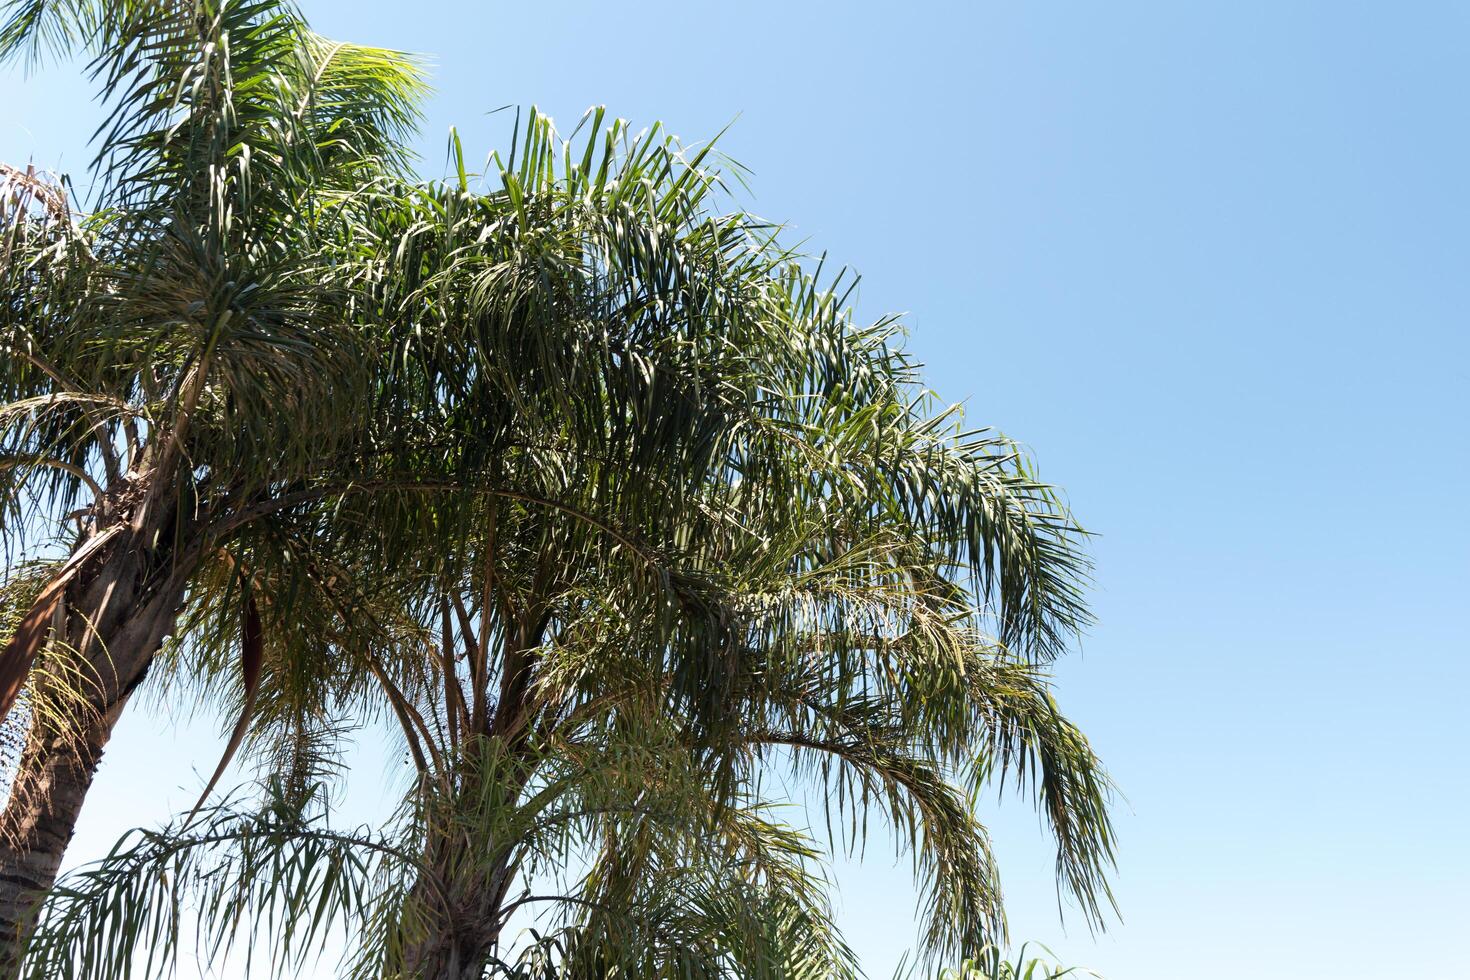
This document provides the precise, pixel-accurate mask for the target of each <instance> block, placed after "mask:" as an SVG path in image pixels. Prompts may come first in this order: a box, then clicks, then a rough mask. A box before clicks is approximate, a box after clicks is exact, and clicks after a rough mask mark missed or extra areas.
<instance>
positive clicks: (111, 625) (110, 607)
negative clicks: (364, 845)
mask: <svg viewBox="0 0 1470 980" xmlns="http://www.w3.org/2000/svg"><path fill="white" fill-rule="evenodd" d="M158 540H159V536H158V535H155V534H153V533H152V531H151V529H149V530H139V531H135V532H134V533H131V534H124V535H121V536H120V537H119V538H118V539H117V544H116V547H114V548H113V549H112V550H111V551H110V553H109V554H108V555H107V556H106V557H105V558H103V559H102V560H101V561H99V562H98V567H97V568H96V569H95V571H92V572H91V573H89V574H84V575H83V576H80V577H79V578H78V579H77V580H76V581H74V582H73V583H71V587H69V588H68V589H67V600H68V602H67V604H66V607H65V609H64V611H63V612H62V613H61V614H60V616H59V622H58V623H57V630H58V634H59V639H61V640H62V641H63V643H62V648H63V649H66V650H69V651H75V652H76V653H77V654H80V657H79V661H80V662H79V664H78V667H79V669H80V670H81V671H82V672H83V674H84V675H86V677H87V679H88V681H90V683H87V684H86V688H85V694H84V695H83V696H82V697H80V698H71V699H67V700H65V701H62V702H59V703H61V704H64V705H65V707H66V710H65V714H66V715H68V716H69V717H67V718H65V719H64V720H62V721H61V722H60V723H51V724H47V723H45V722H44V720H43V719H40V718H37V719H35V720H34V721H33V723H32V725H31V728H30V731H29V732H28V733H27V735H26V742H25V748H24V750H23V751H22V753H21V759H20V764H19V767H18V768H17V771H16V775H15V780H14V782H13V784H12V786H11V792H10V799H9V800H8V801H7V802H6V804H5V808H4V810H3V811H0V980H9V978H12V977H14V976H16V975H17V974H18V973H19V970H20V965H21V959H22V955H23V953H24V949H25V943H26V940H27V938H28V936H29V933H30V927H31V924H32V921H33V917H34V915H35V913H36V911H37V907H38V903H39V900H40V899H41V897H42V896H43V895H44V894H45V892H46V891H47V889H49V888H50V887H51V885H52V884H53V883H54V882H55V880H56V873H57V870H58V869H59V868H60V866H61V860H62V857H63V856H64V855H65V853H66V848H67V845H68V844H69V843H70V842H71V838H72V834H73V833H74V831H75V829H76V823H77V818H78V817H79V816H80V814H81V809H82V802H83V801H84V800H85V799H86V795H87V790H88V789H89V788H90V787H91V785H92V778H93V776H95V774H96V772H97V765H98V763H99V762H100V761H101V758H102V752H103V750H104V749H105V748H106V747H107V742H108V739H109V738H110V737H111V736H112V731H113V728H114V726H115V725H116V724H117V721H118V718H119V717H121V715H122V711H123V708H124V706H125V705H126V704H127V701H128V698H129V697H130V696H131V694H132V693H133V690H134V689H135V688H136V687H137V685H138V684H139V683H140V682H141V681H142V680H143V677H144V675H146V673H147V671H148V666H149V664H151V663H152V661H153V657H154V655H155V654H156V653H157V652H158V649H159V647H160V646H161V645H162V642H163V638H164V637H165V636H166V635H167V634H168V633H169V631H170V630H171V629H172V628H173V624H174V619H175V617H176V616H177V613H178V607H179V605H180V603H181V601H182V598H183V593H184V586H185V584H186V582H187V578H188V569H186V568H182V567H180V565H179V563H178V562H175V561H173V560H172V558H171V557H170V558H166V559H164V561H166V564H161V563H160V558H161V557H162V556H161V555H160V553H159V551H158V550H157V549H156V548H155V547H150V545H152V544H153V543H155V542H157V541H158ZM170 550H171V549H170ZM43 676H44V675H43ZM39 683H41V684H45V683H46V681H45V680H44V679H43V680H41V681H39ZM35 693H36V695H37V696H41V697H44V696H46V695H47V694H48V692H47V691H45V690H44V689H43V690H40V691H37V692H35Z"/></svg>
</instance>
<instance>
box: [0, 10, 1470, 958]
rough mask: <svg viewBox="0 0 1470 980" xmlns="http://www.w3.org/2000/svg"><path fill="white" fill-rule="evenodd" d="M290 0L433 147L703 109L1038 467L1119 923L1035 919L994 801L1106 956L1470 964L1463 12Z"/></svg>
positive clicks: (63, 139) (136, 799)
mask: <svg viewBox="0 0 1470 980" xmlns="http://www.w3.org/2000/svg"><path fill="white" fill-rule="evenodd" d="M305 7H306V10H307V11H308V13H309V14H310V15H312V16H313V18H314V21H315V23H316V25H317V27H318V29H320V30H322V31H324V32H325V33H328V34H331V35H335V36H339V37H343V38H346V39H350V40H356V41H364V42H372V43H379V44H384V45H390V46H395V47H401V48H407V49H411V50H416V51H421V52H427V53H430V54H432V55H433V56H434V66H435V70H434V78H435V84H436V86H437V89H438V95H437V96H436V98H435V100H434V102H433V104H432V107H431V112H430V119H429V122H428V125H427V126H426V129H425V149H426V154H427V158H426V165H428V166H430V167H431V168H432V169H434V170H435V172H437V171H438V169H439V167H440V163H441V160H442V146H443V138H444V134H445V132H446V130H447V128H448V126H449V125H450V124H457V125H458V126H459V127H460V129H461V131H462V133H463V134H464V138H465V141H466V143H467V145H468V146H469V147H472V148H474V149H475V150H476V151H477V152H480V151H484V150H489V149H491V148H493V147H495V146H497V145H503V140H502V136H503V134H504V132H505V125H506V122H505V116H503V115H502V116H495V117H488V118H487V117H486V116H485V115H484V114H485V113H486V112H487V111H488V110H491V109H494V108H497V107H500V106H502V105H506V104H519V105H529V104H532V103H535V104H539V105H540V106H541V107H542V108H543V109H545V110H547V111H549V112H550V113H551V114H553V115H554V116H556V117H557V119H558V120H559V121H562V122H563V123H565V124H566V125H567V126H568V127H570V125H571V124H572V123H574V122H575V120H576V119H577V117H578V116H579V115H580V113H581V111H582V110H583V109H584V108H586V107H587V106H588V105H591V104H594V103H605V104H607V105H608V106H609V108H610V110H611V111H613V112H615V113H617V114H620V115H624V116H627V117H630V118H631V119H633V120H635V121H637V122H650V121H653V120H655V119H661V120H663V121H665V122H666V123H667V124H668V125H669V127H670V128H671V129H673V130H674V131H675V132H677V133H679V134H681V135H683V136H685V137H687V138H690V139H698V138H702V137H706V136H709V135H711V134H713V133H714V132H715V131H717V130H718V129H719V128H721V127H722V126H724V125H725V124H726V123H727V122H730V121H731V120H732V119H734V118H735V117H737V116H738V117H739V118H738V121H737V122H736V125H735V127H734V129H733V130H732V131H731V133H730V134H729V136H728V137H727V139H726V140H725V142H724V147H725V149H726V151H727V152H728V153H730V154H731V155H732V156H734V157H735V158H737V159H738V160H740V161H741V162H743V163H744V164H746V165H748V166H749V167H750V168H751V169H752V170H754V172H755V176H754V183H753V186H754V198H753V201H752V202H751V203H752V205H753V207H754V208H755V209H756V210H757V211H759V212H760V213H762V214H764V215H766V216H768V217H771V218H777V219H781V220H785V221H789V222H790V223H791V225H792V226H793V228H794V231H795V232H796V233H797V234H798V235H800V236H803V237H806V238H808V239H809V240H810V242H811V247H812V248H813V249H817V250H823V249H824V250H827V251H829V252H831V253H832V254H833V256H835V257H836V258H838V259H839V260H840V261H843V262H847V263H849V264H851V265H853V266H855V267H856V268H857V269H859V270H860V271H862V272H863V273H864V276H865V278H864V285H863V288H862V291H861V296H860V301H859V307H860V311H861V312H862V313H863V314H864V315H865V316H875V315H877V314H879V313H881V312H884V311H889V310H905V311H908V312H909V317H908V322H909V324H910V325H911V328H912V341H911V346H912V349H913V350H914V351H916V352H917V353H918V355H919V356H920V357H921V358H922V359H923V360H925V361H927V363H928V364H929V369H928V376H929V379H930V381H931V382H932V383H933V385H934V386H935V387H936V388H937V389H939V391H941V392H942V393H944V395H945V396H946V397H949V398H952V399H955V400H964V401H965V402H966V404H967V405H968V410H969V415H970V418H971V420H972V421H974V422H976V423H987V424H993V425H996V426H999V427H1000V428H1002V429H1003V430H1004V431H1006V432H1007V433H1009V434H1011V435H1013V436H1015V437H1017V438H1019V439H1021V440H1023V441H1024V442H1026V443H1027V444H1029V445H1030V446H1031V447H1032V448H1033V450H1034V451H1035V453H1036V454H1037V457H1038V458H1039V461H1040V463H1041V466H1042V472H1043V474H1044V475H1046V476H1047V477H1049V478H1050V479H1052V480H1054V481H1057V482H1059V483H1061V484H1062V485H1063V486H1065V487H1066V488H1067V490H1068V492H1069V494H1070V497H1071V500H1072V503H1073V505H1074V507H1075V509H1076V511H1077V513H1078V514H1079V516H1080V517H1081V518H1082V520H1083V521H1084V523H1086V524H1087V525H1088V526H1089V527H1090V528H1092V529H1093V530H1095V531H1097V532H1099V534H1100V535H1101V536H1100V537H1099V538H1098V540H1097V543H1096V557H1097V562H1098V583H1099V584H1098V589H1097V593H1096V596H1095V600H1096V609H1097V612H1098V615H1099V624H1098V626H1097V628H1096V629H1095V630H1094V631H1093V633H1092V635H1091V636H1090V637H1089V639H1088V641H1087V643H1086V645H1085V651H1084V653H1083V654H1082V655H1081V656H1078V657H1074V658H1073V659H1072V660H1071V661H1070V662H1068V663H1066V664H1064V665H1063V666H1062V667H1061V669H1060V671H1059V674H1060V683H1061V697H1062V700H1063V704H1064V706H1065V707H1066V708H1067V709H1068V710H1069V711H1070V712H1071V713H1072V714H1073V715H1074V716H1075V717H1076V718H1077V719H1078V720H1079V721H1080V722H1081V723H1082V724H1083V726H1084V727H1085V728H1086V730H1087V731H1088V732H1089V733H1090V734H1091V735H1092V737H1093V739H1094V742H1095V744H1096V745H1097V747H1098V749H1099V750H1100V751H1101V753H1102V754H1103V756H1104V758H1105V759H1106V760H1107V761H1108V763H1109V764H1110V766H1111V769H1112V772H1113V774H1114V776H1115V777H1116V779H1117V781H1118V783H1119V784H1120V785H1121V787H1122V788H1123V790H1124V791H1125V793H1126V794H1127V801H1126V802H1125V803H1120V806H1119V811H1118V821H1119V824H1120V830H1121V834H1122V852H1121V870H1120V874H1119V877H1118V894H1119V898H1120V900H1121V904H1122V909H1123V914H1124V922H1123V923H1121V924H1119V925H1116V926H1115V927H1113V928H1112V929H1111V930H1110V931H1109V932H1108V933H1107V934H1106V935H1105V936H1102V937H1100V938H1097V939H1094V938H1093V937H1091V936H1090V935H1089V934H1088V933H1087V931H1086V929H1085V928H1084V927H1082V926H1081V924H1080V920H1077V919H1076V918H1075V917H1071V918H1070V919H1069V920H1068V924H1067V928H1066V929H1064V927H1063V925H1062V924H1061V923H1060V922H1059V921H1058V917H1057V910H1056V905H1055V896H1054V893H1053V891H1052V887H1051V881H1050V874H1051V864H1050V862H1051V856H1050V853H1049V851H1048V849H1047V847H1046V844H1045V840H1044V838H1043V837H1042V836H1041V835H1040V833H1039V832H1038V828H1037V823H1036V818H1035V816H1034V815H1033V814H1032V813H1031V812H1030V811H1029V810H1028V809H1027V808H1026V807H1025V806H1024V805H1023V804H1021V803H1020V802H1019V801H1013V802H1012V803H1011V804H1010V805H1007V806H1003V807H1002V808H1000V809H999V810H998V811H996V812H995V813H994V814H993V817H994V821H993V826H994V829H995V833H996V835H997V838H998V848H999V850H1000V853H1001V856H1002V860H1003V868H1004V870H1005V872H1006V881H1007V885H1008V891H1009V894H1010V897H1011V900H1012V905H1011V912H1012V924H1013V926H1014V929H1015V932H1016V933H1017V935H1018V936H1019V937H1033V938H1037V939H1041V940H1044V941H1046V942H1048V943H1049V944H1051V945H1052V946H1053V947H1054V948H1055V949H1057V950H1058V952H1060V953H1062V954H1063V955H1064V956H1065V957H1066V958H1068V959H1069V960H1071V961H1075V962H1081V963H1085V964H1088V965H1092V966H1094V967H1096V968H1098V969H1099V970H1101V971H1102V972H1103V973H1105V974H1106V975H1107V976H1108V977H1110V978H1111V980H1177V978H1179V977H1190V978H1195V980H1217V978H1218V980H1224V978H1227V977H1228V978H1232V980H1234V978H1238V977H1242V976H1250V977H1259V978H1265V980H1276V978H1280V980H1288V978H1290V980H1307V978H1314V980H1315V978H1319V977H1334V978H1338V977H1340V978H1363V980H1369V978H1372V980H1381V978H1383V977H1387V976H1395V977H1397V976H1409V975H1424V976H1433V977H1449V976H1461V975H1466V973H1467V972H1470V966H1467V965H1466V959H1467V953H1466V945H1465V942H1464V938H1463V936H1464V933H1463V930H1464V927H1465V922H1466V921H1467V913H1470V843H1467V839H1466V836H1465V834H1464V829H1465V827H1466V822H1467V816H1466V814H1467V805H1470V789H1467V781H1470V761H1467V760H1470V735H1467V728H1466V725H1465V722H1464V717H1465V711H1464V708H1463V705H1464V702H1465V694H1466V690H1467V682H1470V658H1467V654H1470V642H1467V639H1466V627H1465V621H1466V617H1465V615H1464V609H1465V605H1464V603H1465V594H1466V591H1467V588H1466V587H1467V584H1470V519H1467V516H1466V511H1465V507H1466V504H1467V502H1470V492H1467V491H1470V439H1467V435H1466V424H1467V422H1470V411H1467V409H1470V340H1467V331H1466V317H1467V310H1470V275H1467V273H1470V129H1467V127H1466V111H1467V109H1466V97H1467V94H1470V6H1467V5H1464V4H1462V3H1448V2H1447V3H1429V2H1407V0H1405V2H1395V3H1390V2H1380V3H1358V2H1351V0H1333V2H1327V0H1321V2H1305V0H1303V2H1292V0H1269V2H1250V0H1220V2H1190V3H1180V2H1178V0H1160V2H1155V3H1144V2H1138V0H1113V2H1110V3H1090V2H1081V0H1078V2H1072V3H1061V2H1050V3H1042V2H1031V3H1021V2H1006V3H997V2H988V0H987V2H983V3H966V4H953V5H947V4H940V3H933V2H929V0H909V2H905V3H883V4H863V3H847V4H838V3H830V4H829V3H822V4H817V3H807V2H800V0H785V2H765V0H760V2H745V3H740V4H736V3H726V4H721V5H715V4H710V3H696V2H684V3H665V2H653V0H625V2H623V3H620V4H615V5H613V4H605V3H592V2H583V0H576V2H564V3H559V4H524V3H521V4H509V3H500V2H481V3H470V2H463V0H461V2H454V0H417V2H415V3H412V4H403V3H387V2H383V0H357V2H347V0H306V2H305ZM0 82H3V84H4V86H5V88H4V92H5V95H4V97H3V98H0V159H6V160H8V161H11V162H24V161H25V160H27V159H33V160H34V161H35V162H37V163H38V164H42V165H46V166H51V167H56V166H58V165H60V166H61V167H63V168H67V169H71V170H73V171H75V172H77V173H78V174H79V175H80V173H81V171H82V170H83V169H84V163H85V160H86V159H87V156H86V154H85V152H84V149H83V143H84V140H85V138H86V136H87V135H88V134H89V133H90V131H91V126H90V125H89V123H90V122H91V121H92V120H94V119H95V118H96V117H97V113H96V111H95V109H94V108H93V107H91V106H90V105H89V104H88V102H87V89H86V87H85V86H84V85H82V84H81V83H80V82H75V81H72V80H71V75H70V74H68V73H66V72H60V73H55V72H53V73H48V74H46V75H45V76H42V77H39V78H34V79H32V80H31V81H29V82H24V81H22V80H21V76H20V75H18V74H15V75H12V76H9V77H4V78H0ZM214 727H215V726H214V723H213V722H212V721H206V722H204V723H202V724H195V725H193V726H189V725H185V726H183V727H179V728H173V727H169V726H168V725H166V724H165V723H164V722H162V721H160V720H150V719H147V718H145V717H143V716H142V715H141V713H138V714H136V715H135V716H134V717H132V718H131V719H130V720H129V721H128V722H127V723H126V726H125V731H124V732H123V735H122V736H121V737H120V738H119V740H118V743H117V744H116V746H115V749H114V750H113V751H112V753H111V754H110V756H109V759H108V761H107V762H106V763H105V771H104V774H103V776H102V778H101V781H100V783H99V790H98V793H97V794H96V796H95V797H94V798H93V799H92V800H90V801H89V803H88V811H87V813H86V815H85V821H84V827H83V834H82V838H81V842H80V844H79V848H83V849H85V848H92V849H93V850H94V853H95V852H96V849H99V848H101V847H103V846H104V845H105V843H107V842H110V840H111V838H112V837H113V836H115V834H116V833H117V832H118V831H119V830H120V829H122V828H123V827H125V826H127V825H128V824H130V823H133V822H137V821H140V820H141V821H145V822H146V821H151V820H153V819H155V818H156V817H157V816H159V815H161V814H162V813H163V812H164V811H165V810H166V809H167V807H168V806H169V805H173V806H178V805H180V804H184V803H186V802H187V800H186V797H187V795H188V794H187V793H185V792H184V791H182V790H177V789H173V788H174V787H177V786H179V785H181V784H187V785H188V786H189V787H192V788H195V789H197V786H198V785H199V782H200V780H199V779H198V778H197V777H196V776H195V775H193V774H192V773H190V772H189V771H188V766H189V765H190V764H192V765H193V766H194V767H195V768H197V769H199V770H203V771H205V772H207V771H208V770H209V769H210V768H211V767H212V765H213V762H214V756H212V755H211V753H212V752H214V751H215V748H214V745H215V740H214ZM366 755H367V756H368V761H367V765H366V768H365V770H364V775H363V777H362V778H361V779H359V780H358V783H357V786H358V789H357V790H355V792H358V793H361V794H366V796H367V797H371V796H373V795H374V794H375V793H376V792H377V791H378V790H379V789H380V788H381V783H380V782H379V781H380V778H381V777H380V774H381V773H383V772H384V771H385V770H386V769H387V768H388V767H389V763H388V762H387V761H386V760H384V761H378V762H375V761H373V760H372V756H373V753H371V752H368V753H366ZM165 791H171V792H168V793H167V795H166V796H165V795H162V794H164V793H165ZM871 857H872V860H870V862H869V863H868V864H867V865H865V866H864V867H863V868H861V869H851V868H845V869H844V870H843V872H842V877H841V884H842V892H841V906H842V914H843V917H844V921H845V922H846V924H847V926H848V929H849V935H850V938H851V939H852V940H853V942H854V944H855V945H856V946H857V948H858V949H860V950H861V951H862V952H863V954H864V956H865V957H866V959H867V962H868V963H869V964H870V966H871V972H872V975H873V976H875V977H878V978H886V976H887V975H888V969H889V967H890V965H891V963H892V962H893V960H894V959H896V957H897V954H898V952H899V951H900V950H901V949H902V948H903V947H904V946H905V945H907V944H908V942H909V941H910V940H911V938H912V936H913V928H912V925H911V922H910V912H911V900H910V891H909V888H908V885H907V874H906V870H905V869H903V868H899V869H897V870H894V869H892V868H890V867H889V864H890V862H889V861H888V860H886V859H884V858H883V857H882V851H881V848H879V849H878V850H877V851H875V852H873V853H872V854H871ZM1457 937H1459V938H1457Z"/></svg>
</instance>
